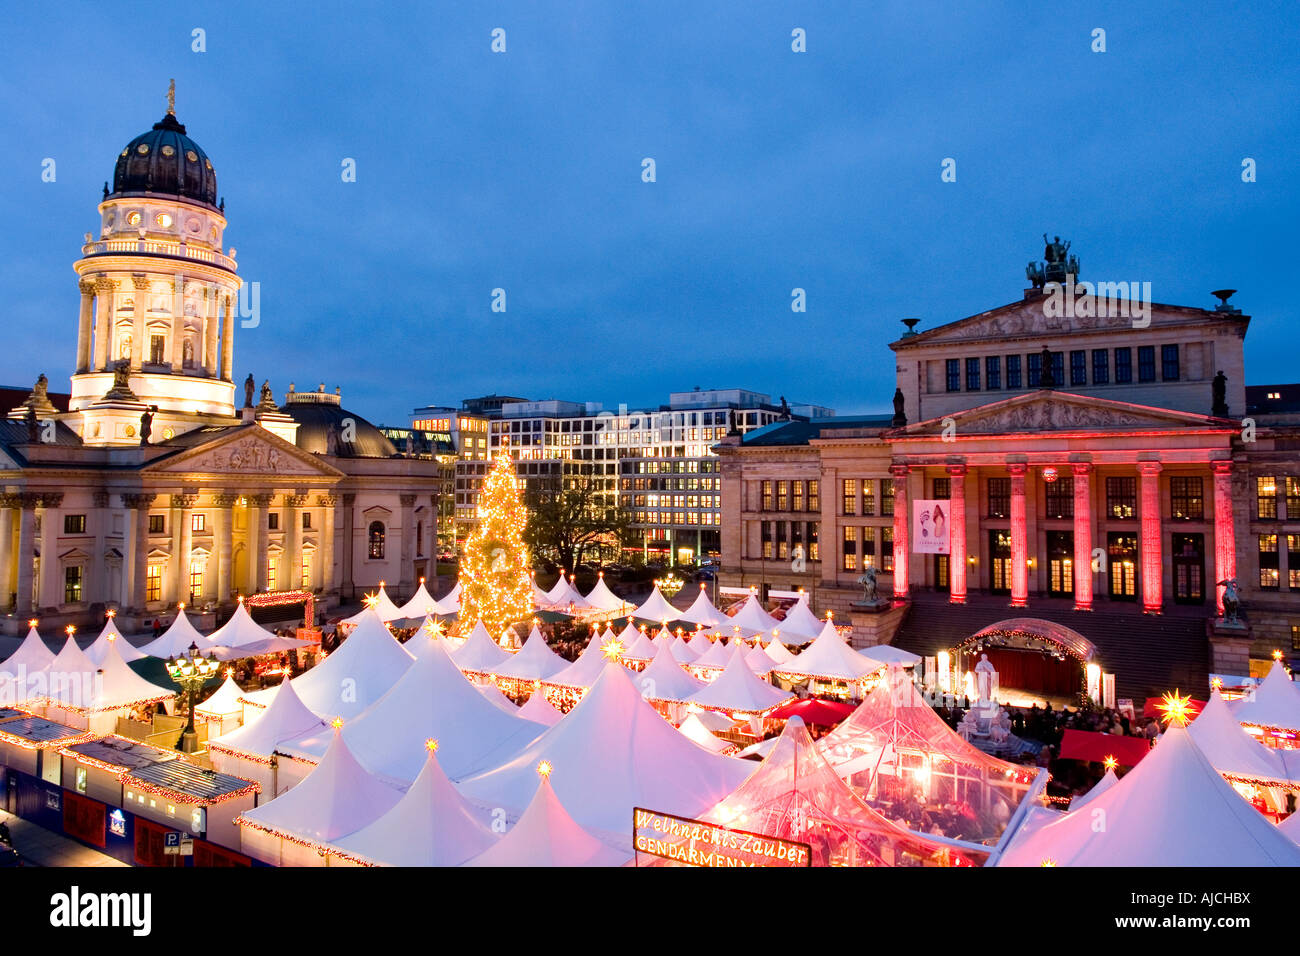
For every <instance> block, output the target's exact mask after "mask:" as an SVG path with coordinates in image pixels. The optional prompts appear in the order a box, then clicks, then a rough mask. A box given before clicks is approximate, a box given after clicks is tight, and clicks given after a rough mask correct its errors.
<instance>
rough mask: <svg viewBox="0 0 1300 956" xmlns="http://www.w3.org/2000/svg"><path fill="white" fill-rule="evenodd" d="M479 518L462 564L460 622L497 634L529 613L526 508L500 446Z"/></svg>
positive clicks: (485, 482) (530, 592) (530, 590)
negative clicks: (482, 627)
mask: <svg viewBox="0 0 1300 956" xmlns="http://www.w3.org/2000/svg"><path fill="white" fill-rule="evenodd" d="M478 519H479V520H478V527H476V528H475V529H474V531H473V532H472V533H471V534H470V536H469V538H468V540H466V542H465V554H464V557H463V558H462V562H461V575H460V579H461V582H462V591H461V596H460V618H459V620H460V622H461V624H462V625H463V626H464V627H465V628H466V629H468V628H471V627H473V626H474V624H476V623H477V622H479V621H482V622H483V626H484V627H486V628H487V630H488V633H489V634H500V633H502V632H503V631H504V630H505V629H506V628H507V627H508V626H510V625H511V624H513V623H515V622H516V621H527V620H528V619H529V618H531V617H532V613H533V587H532V584H533V581H532V573H531V571H530V568H529V563H530V562H529V560H528V548H527V547H526V546H525V544H524V527H525V525H527V523H528V510H527V509H526V508H525V507H524V504H523V502H522V501H521V500H520V497H519V484H518V481H517V479H516V478H515V469H514V464H513V463H512V462H511V461H510V456H509V454H508V453H507V452H506V451H505V450H504V449H503V450H502V452H501V454H500V456H498V458H497V460H496V464H495V465H493V467H492V470H491V471H490V472H489V473H488V475H487V477H486V478H485V479H484V480H483V490H482V492H481V494H480V496H479V508H478Z"/></svg>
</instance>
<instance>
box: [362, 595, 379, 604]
mask: <svg viewBox="0 0 1300 956" xmlns="http://www.w3.org/2000/svg"><path fill="white" fill-rule="evenodd" d="M361 603H362V604H364V605H365V606H366V607H375V606H376V605H377V604H379V595H378V594H367V595H366V596H365V598H363V599H362V602H361Z"/></svg>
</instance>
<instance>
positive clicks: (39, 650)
mask: <svg viewBox="0 0 1300 956" xmlns="http://www.w3.org/2000/svg"><path fill="white" fill-rule="evenodd" d="M52 663H54V652H53V651H51V650H50V649H49V648H48V647H46V646H45V641H44V640H42V639H41V635H40V634H38V633H37V632H36V628H34V627H33V628H31V629H30V630H28V632H27V636H26V637H24V638H23V642H22V643H21V644H19V645H18V649H17V650H16V651H14V652H13V653H12V654H10V655H9V656H8V657H7V658H5V661H4V663H3V664H0V673H5V674H8V675H9V676H10V677H18V676H19V669H20V668H21V669H22V672H23V673H24V674H35V673H36V672H38V671H43V670H45V668H47V667H49V666H50V665H51V664H52Z"/></svg>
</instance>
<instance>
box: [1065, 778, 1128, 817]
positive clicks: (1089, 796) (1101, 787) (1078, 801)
mask: <svg viewBox="0 0 1300 956" xmlns="http://www.w3.org/2000/svg"><path fill="white" fill-rule="evenodd" d="M1117 783H1119V777H1118V776H1117V775H1116V774H1115V768H1114V767H1109V768H1107V770H1106V773H1105V775H1104V776H1102V778H1101V779H1100V780H1098V781H1097V782H1096V783H1094V784H1093V785H1092V789H1091V790H1089V791H1088V792H1087V793H1085V794H1083V795H1082V796H1079V797H1075V798H1074V799H1073V800H1071V801H1070V809H1071V810H1078V809H1079V808H1080V807H1085V806H1087V805H1088V804H1090V803H1092V801H1094V800H1096V799H1097V798H1098V797H1100V796H1101V795H1102V794H1103V793H1105V792H1106V791H1107V790H1109V789H1110V788H1111V787H1113V786H1115V784H1117ZM1048 819H1049V820H1054V819H1057V816H1056V815H1055V814H1053V816H1051V817H1049V818H1048Z"/></svg>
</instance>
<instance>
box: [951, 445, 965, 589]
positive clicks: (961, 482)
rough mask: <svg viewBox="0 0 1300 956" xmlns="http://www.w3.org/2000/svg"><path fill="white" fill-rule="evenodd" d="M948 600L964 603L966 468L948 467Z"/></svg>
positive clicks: (962, 466) (959, 466)
mask: <svg viewBox="0 0 1300 956" xmlns="http://www.w3.org/2000/svg"><path fill="white" fill-rule="evenodd" d="M948 476H949V487H950V489H951V490H950V493H949V501H948V541H949V547H948V600H949V602H950V603H952V604H965V603H966V466H965V465H949V466H948Z"/></svg>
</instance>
